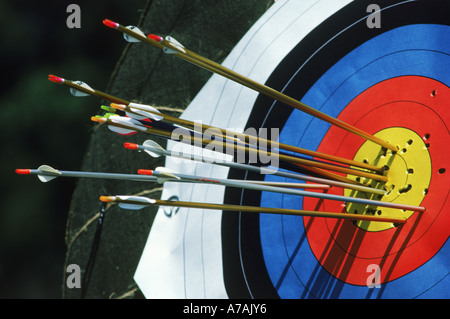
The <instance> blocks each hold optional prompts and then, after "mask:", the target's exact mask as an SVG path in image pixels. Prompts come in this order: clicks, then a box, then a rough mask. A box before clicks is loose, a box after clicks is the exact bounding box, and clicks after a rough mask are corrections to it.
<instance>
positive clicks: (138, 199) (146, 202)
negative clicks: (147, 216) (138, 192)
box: [116, 196, 156, 210]
mask: <svg viewBox="0 0 450 319" xmlns="http://www.w3.org/2000/svg"><path fill="white" fill-rule="evenodd" d="M116 197H117V198H118V199H119V200H129V201H133V202H141V203H142V205H139V204H135V203H121V202H119V207H120V208H123V209H128V210H139V209H142V208H144V207H147V206H149V205H152V204H154V203H156V201H155V200H154V199H151V198H147V197H141V196H116Z"/></svg>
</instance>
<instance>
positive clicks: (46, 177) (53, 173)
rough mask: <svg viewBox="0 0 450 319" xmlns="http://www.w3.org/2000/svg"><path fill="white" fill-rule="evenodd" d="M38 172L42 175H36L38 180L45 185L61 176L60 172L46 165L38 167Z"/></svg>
mask: <svg viewBox="0 0 450 319" xmlns="http://www.w3.org/2000/svg"><path fill="white" fill-rule="evenodd" d="M38 170H39V171H41V172H42V173H43V174H38V178H39V180H40V181H41V182H43V183H47V182H50V181H51V180H53V179H55V178H57V177H58V176H59V175H61V172H59V171H58V170H56V169H54V168H53V167H51V166H48V165H41V166H39V167H38ZM45 173H47V174H45Z"/></svg>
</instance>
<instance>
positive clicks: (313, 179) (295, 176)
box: [137, 145, 386, 195]
mask: <svg viewBox="0 0 450 319" xmlns="http://www.w3.org/2000/svg"><path fill="white" fill-rule="evenodd" d="M137 148H138V149H141V150H146V149H147V150H150V151H152V152H155V153H159V154H161V155H164V156H171V157H177V158H182V159H187V160H192V161H197V162H203V163H210V164H215V165H221V166H226V167H230V168H234V169H239V170H245V171H252V172H256V173H260V174H273V175H276V176H280V177H287V178H292V179H298V180H303V181H309V182H314V183H319V184H320V183H322V184H326V185H331V186H337V187H342V188H346V189H354V190H357V191H362V192H367V193H373V194H378V195H384V194H386V191H385V190H381V189H376V188H371V187H366V186H361V185H355V184H349V183H344V182H339V181H334V180H329V179H324V178H318V177H312V176H306V175H300V174H295V173H291V172H285V171H280V170H274V169H268V168H264V167H257V166H252V165H249V164H242V163H235V162H231V161H226V160H217V159H213V158H206V157H204V156H198V155H194V154H185V153H180V152H174V151H169V150H161V149H157V148H153V147H149V146H145V145H138V146H137Z"/></svg>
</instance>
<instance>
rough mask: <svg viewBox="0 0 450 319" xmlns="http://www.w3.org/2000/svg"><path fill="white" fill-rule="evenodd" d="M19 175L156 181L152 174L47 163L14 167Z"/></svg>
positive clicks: (50, 178) (47, 179)
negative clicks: (87, 169) (68, 167)
mask: <svg viewBox="0 0 450 319" xmlns="http://www.w3.org/2000/svg"><path fill="white" fill-rule="evenodd" d="M16 174H19V175H37V176H38V178H39V180H40V181H41V182H44V183H46V182H49V181H51V180H53V179H55V178H57V177H80V178H102V179H116V180H127V181H141V182H156V181H157V178H156V177H154V176H143V175H139V174H118V173H100V172H79V171H61V170H57V169H54V168H53V167H51V166H48V165H41V166H39V167H38V168H37V169H20V168H18V169H16Z"/></svg>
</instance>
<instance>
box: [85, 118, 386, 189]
mask: <svg viewBox="0 0 450 319" xmlns="http://www.w3.org/2000/svg"><path fill="white" fill-rule="evenodd" d="M117 118H118V117H116V116H114V117H110V118H109V119H99V118H92V120H93V121H97V122H100V123H108V125H113V126H119V127H120V128H123V129H125V130H126V132H128V133H127V134H131V133H130V132H129V131H139V132H146V133H150V134H152V133H155V134H156V135H159V136H163V137H166V138H169V139H174V137H173V136H172V134H171V132H169V131H167V130H164V129H162V130H161V129H155V128H148V127H144V126H140V127H138V126H136V125H133V126H130V125H128V123H125V121H122V122H119V121H117V120H116V119H117ZM182 142H185V143H188V142H190V143H191V144H192V143H194V145H208V146H210V147H215V149H221V150H225V149H227V147H233V149H234V152H242V154H244V153H247V154H253V155H256V156H258V155H259V150H257V149H252V148H250V147H245V146H242V145H235V144H230V143H227V142H224V141H222V142H219V141H216V140H211V139H203V138H201V137H196V136H191V134H186V135H183V139H182ZM273 154H275V156H277V157H278V158H279V160H280V161H286V162H288V163H295V164H299V165H301V166H302V167H305V168H306V169H309V168H308V167H313V168H319V169H328V170H331V171H335V172H341V173H346V174H350V175H356V176H360V177H366V178H370V179H373V180H377V181H383V182H386V181H387V177H386V176H382V175H378V174H373V173H368V172H364V171H360V170H355V169H353V168H346V167H342V166H336V165H333V164H328V163H324V162H319V161H314V160H309V159H304V158H299V157H294V156H289V155H284V154H279V153H273V152H267V154H265V155H267V156H272V155H273ZM336 178H339V179H342V177H336ZM341 181H344V180H341Z"/></svg>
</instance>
